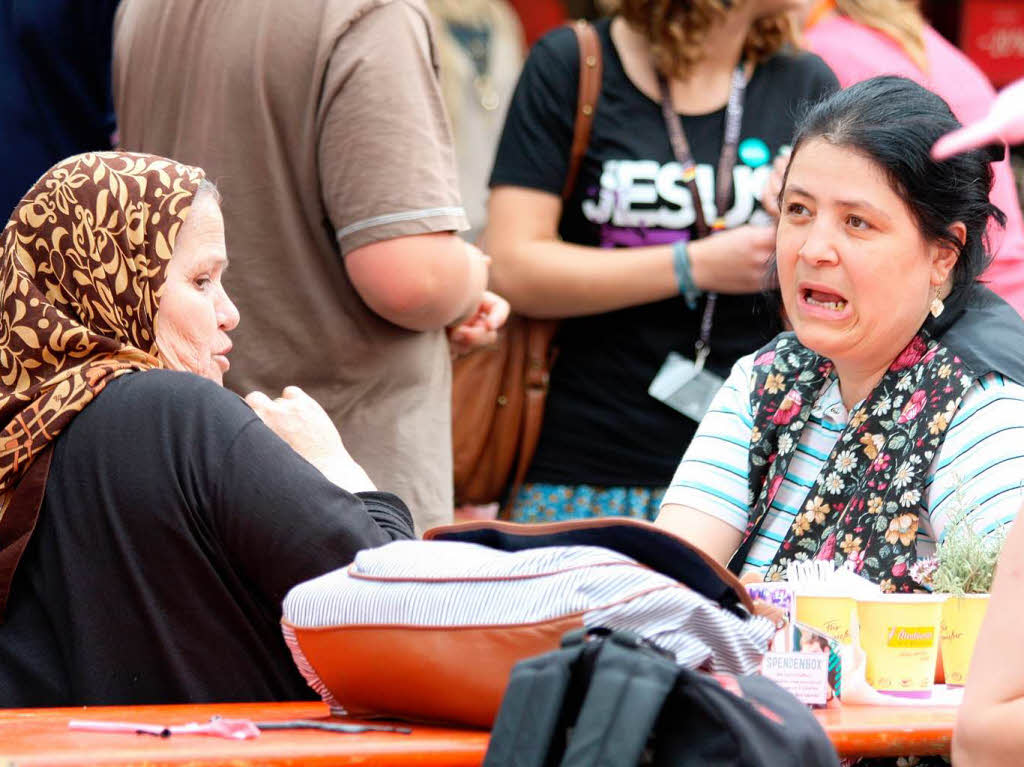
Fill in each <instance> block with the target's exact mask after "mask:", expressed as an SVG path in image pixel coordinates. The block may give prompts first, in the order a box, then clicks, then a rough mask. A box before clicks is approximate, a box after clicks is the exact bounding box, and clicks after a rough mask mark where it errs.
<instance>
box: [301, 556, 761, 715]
mask: <svg viewBox="0 0 1024 767" xmlns="http://www.w3.org/2000/svg"><path fill="white" fill-rule="evenodd" d="M283 626H284V633H285V638H286V640H287V641H288V644H289V646H290V647H291V649H292V653H293V656H294V658H295V661H296V663H297V665H298V667H299V669H300V670H301V671H302V672H303V674H304V675H305V677H306V679H307V680H308V681H309V683H310V685H311V686H312V687H313V688H314V689H315V690H317V692H319V693H320V694H321V696H323V698H324V700H326V701H327V702H328V703H329V704H330V705H331V706H332V708H334V709H335V710H341V711H345V712H347V713H349V714H352V715H358V716H366V715H374V714H378V715H391V716H401V717H405V718H412V719H426V720H435V721H456V722H460V723H464V724H474V725H479V726H489V725H490V724H491V722H492V720H493V717H494V715H495V714H496V713H497V709H498V705H499V703H500V700H501V695H502V692H503V690H504V686H505V682H506V681H507V678H508V675H509V673H510V671H511V668H512V666H513V665H514V664H515V663H516V662H517V661H518V660H520V659H522V658H525V657H528V656H530V655H536V654H539V653H541V652H546V651H548V650H550V649H553V648H555V647H557V645H558V641H559V639H560V637H561V635H562V634H563V633H564V632H565V631H567V630H570V629H572V628H578V627H580V626H587V627H594V626H604V627H608V628H613V629H628V630H631V631H634V632H636V633H638V634H640V635H642V636H644V637H647V638H649V639H650V640H652V641H653V642H655V643H657V644H658V645H659V646H661V647H663V648H665V649H667V650H670V651H672V652H674V653H675V655H676V658H677V660H678V661H679V662H680V663H683V664H685V665H687V666H690V667H698V666H703V665H708V666H710V668H712V669H713V670H715V671H727V672H733V673H740V674H742V673H749V672H751V671H754V670H755V669H756V668H757V665H758V663H759V662H760V658H761V655H762V654H763V652H764V651H765V649H766V647H767V643H768V641H769V639H770V637H771V636H772V634H773V633H774V627H773V626H772V624H771V623H770V622H769V621H768V620H766V619H764V618H759V617H750V616H745V615H744V616H741V615H737V614H735V613H733V612H730V611H727V610H725V609H722V608H721V607H719V606H718V605H717V604H716V603H714V602H712V601H711V600H709V599H707V598H705V597H703V596H701V595H699V594H697V593H696V592H694V591H692V590H690V589H689V588H687V587H686V586H684V585H682V584H681V583H679V582H678V581H675V580H673V579H672V578H670V577H668V576H666V575H663V574H661V573H659V572H655V571H654V570H651V569H649V568H647V567H645V566H644V565H641V564H639V563H638V562H637V561H636V560H634V559H631V558H630V557H628V556H626V555H624V554H620V553H618V552H615V551H612V550H610V549H606V548H602V547H598V546H551V547H544V548H535V549H527V550H523V551H514V552H508V551H498V550H495V549H493V548H489V547H486V546H481V545H477V544H473V543H464V542H453V541H397V542H395V543H391V544H388V545H387V546H383V547H381V548H377V549H371V550H368V551H363V552H360V553H359V554H358V556H357V557H356V560H355V562H354V563H353V564H352V565H350V566H349V567H347V568H344V569H341V570H336V571H334V572H331V573H328V574H326V575H324V576H321V577H320V578H316V579H314V580H311V581H308V582H306V583H303V584H300V585H299V586H296V587H295V588H294V589H292V591H291V592H290V593H289V594H288V596H287V598H286V599H285V602H284V619H283Z"/></svg>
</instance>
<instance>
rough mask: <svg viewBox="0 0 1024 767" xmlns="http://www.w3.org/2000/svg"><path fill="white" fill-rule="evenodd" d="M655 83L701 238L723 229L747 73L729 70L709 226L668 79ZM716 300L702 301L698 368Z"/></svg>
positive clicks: (739, 68) (706, 349) (708, 343)
mask: <svg viewBox="0 0 1024 767" xmlns="http://www.w3.org/2000/svg"><path fill="white" fill-rule="evenodd" d="M658 84H659V85H660V86H661V114H662V116H663V117H664V118H665V127H666V128H667V129H668V138H669V141H670V142H671V144H672V153H673V154H675V156H676V161H677V162H678V163H679V165H680V166H681V167H682V170H683V183H684V184H686V188H687V189H688V190H689V191H690V197H691V199H692V200H693V212H694V219H695V220H694V226H695V227H696V228H697V237H698V239H703V238H704V237H707V236H709V235H710V234H713V233H714V232H717V231H721V230H722V229H725V212H726V210H727V209H728V205H729V196H730V194H732V170H733V168H734V167H735V165H736V153H737V151H738V147H739V141H740V128H741V127H742V123H743V97H744V95H745V93H746V89H747V76H746V74H745V73H744V71H743V62H740V64H739V65H738V66H737V67H736V69H735V70H734V71H733V73H732V83H731V84H730V87H729V103H728V105H727V106H726V112H725V138H724V139H723V140H722V156H721V157H719V158H718V178H717V179H716V184H715V208H716V210H715V213H716V216H715V221H714V223H713V224H712V225H711V226H708V223H707V221H706V220H705V218H704V206H703V205H702V204H701V199H700V191H699V190H698V189H697V180H696V179H697V166H696V164H695V163H694V161H693V154H692V153H691V152H690V145H689V143H688V142H687V140H686V132H685V131H684V130H683V121H682V120H681V119H680V117H679V115H678V114H676V110H675V109H674V108H673V107H672V95H671V92H670V91H669V87H668V80H666V79H665V77H664V76H663V75H661V74H659V75H658ZM717 300H718V294H717V293H708V294H707V297H706V300H705V302H704V314H703V316H702V317H701V322H700V338H699V339H698V340H697V347H696V362H697V366H698V368H703V367H704V362H705V360H707V358H708V355H709V354H710V353H711V326H712V323H713V322H714V317H715V303H716V301H717Z"/></svg>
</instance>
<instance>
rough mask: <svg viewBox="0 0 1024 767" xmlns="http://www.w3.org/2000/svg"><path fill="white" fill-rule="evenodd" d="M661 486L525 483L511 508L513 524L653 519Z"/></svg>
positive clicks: (656, 513)
mask: <svg viewBox="0 0 1024 767" xmlns="http://www.w3.org/2000/svg"><path fill="white" fill-rule="evenodd" d="M664 494H665V488H664V487H601V486H598V485H549V484H546V483H543V482H530V483H527V484H524V485H523V486H522V487H521V488H520V490H519V495H518V496H516V500H515V503H514V504H513V507H512V516H511V520H512V521H513V522H564V521H566V520H569V519H592V518H594V517H633V518H634V519H647V520H653V519H654V518H655V517H656V516H657V515H658V507H659V506H660V505H661V497H662V496H663V495H664Z"/></svg>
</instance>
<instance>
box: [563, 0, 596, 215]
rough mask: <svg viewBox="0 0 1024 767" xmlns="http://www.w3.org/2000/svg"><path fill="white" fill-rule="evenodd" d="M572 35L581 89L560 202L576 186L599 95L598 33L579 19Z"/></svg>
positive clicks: (589, 24)
mask: <svg viewBox="0 0 1024 767" xmlns="http://www.w3.org/2000/svg"><path fill="white" fill-rule="evenodd" d="M572 31H573V32H575V33H576V40H577V42H578V43H579V46H580V86H579V97H578V98H577V101H576V123H575V128H574V129H573V136H572V150H571V151H570V153H569V172H568V173H566V176H565V186H564V187H563V188H562V199H563V200H567V199H569V195H571V194H572V190H573V189H574V188H575V186H576V177H577V176H578V175H579V172H580V163H581V162H582V161H583V155H584V154H586V152H587V147H588V146H589V145H590V128H591V127H592V126H593V124H594V114H595V113H596V112H597V100H598V98H599V97H600V95H601V41H600V39H598V37H597V30H596V29H594V25H593V24H591V23H590V22H589V21H584V20H583V19H580V20H579V21H575V22H573V23H572Z"/></svg>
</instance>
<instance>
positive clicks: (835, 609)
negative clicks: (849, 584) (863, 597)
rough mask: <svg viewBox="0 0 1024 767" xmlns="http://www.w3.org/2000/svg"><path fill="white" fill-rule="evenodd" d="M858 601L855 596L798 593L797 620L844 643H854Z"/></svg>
mask: <svg viewBox="0 0 1024 767" xmlns="http://www.w3.org/2000/svg"><path fill="white" fill-rule="evenodd" d="M856 614H857V602H856V601H855V600H854V599H853V597H827V596H812V595H803V594H799V593H798V594H797V597H796V618H795V619H796V620H798V621H800V622H801V623H806V624H807V625H808V626H810V627H811V628H816V629H818V630H819V631H821V632H823V633H825V634H828V635H829V636H830V637H832V638H833V639H835V640H837V641H839V642H842V643H843V644H852V643H853V622H854V618H855V616H856Z"/></svg>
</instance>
